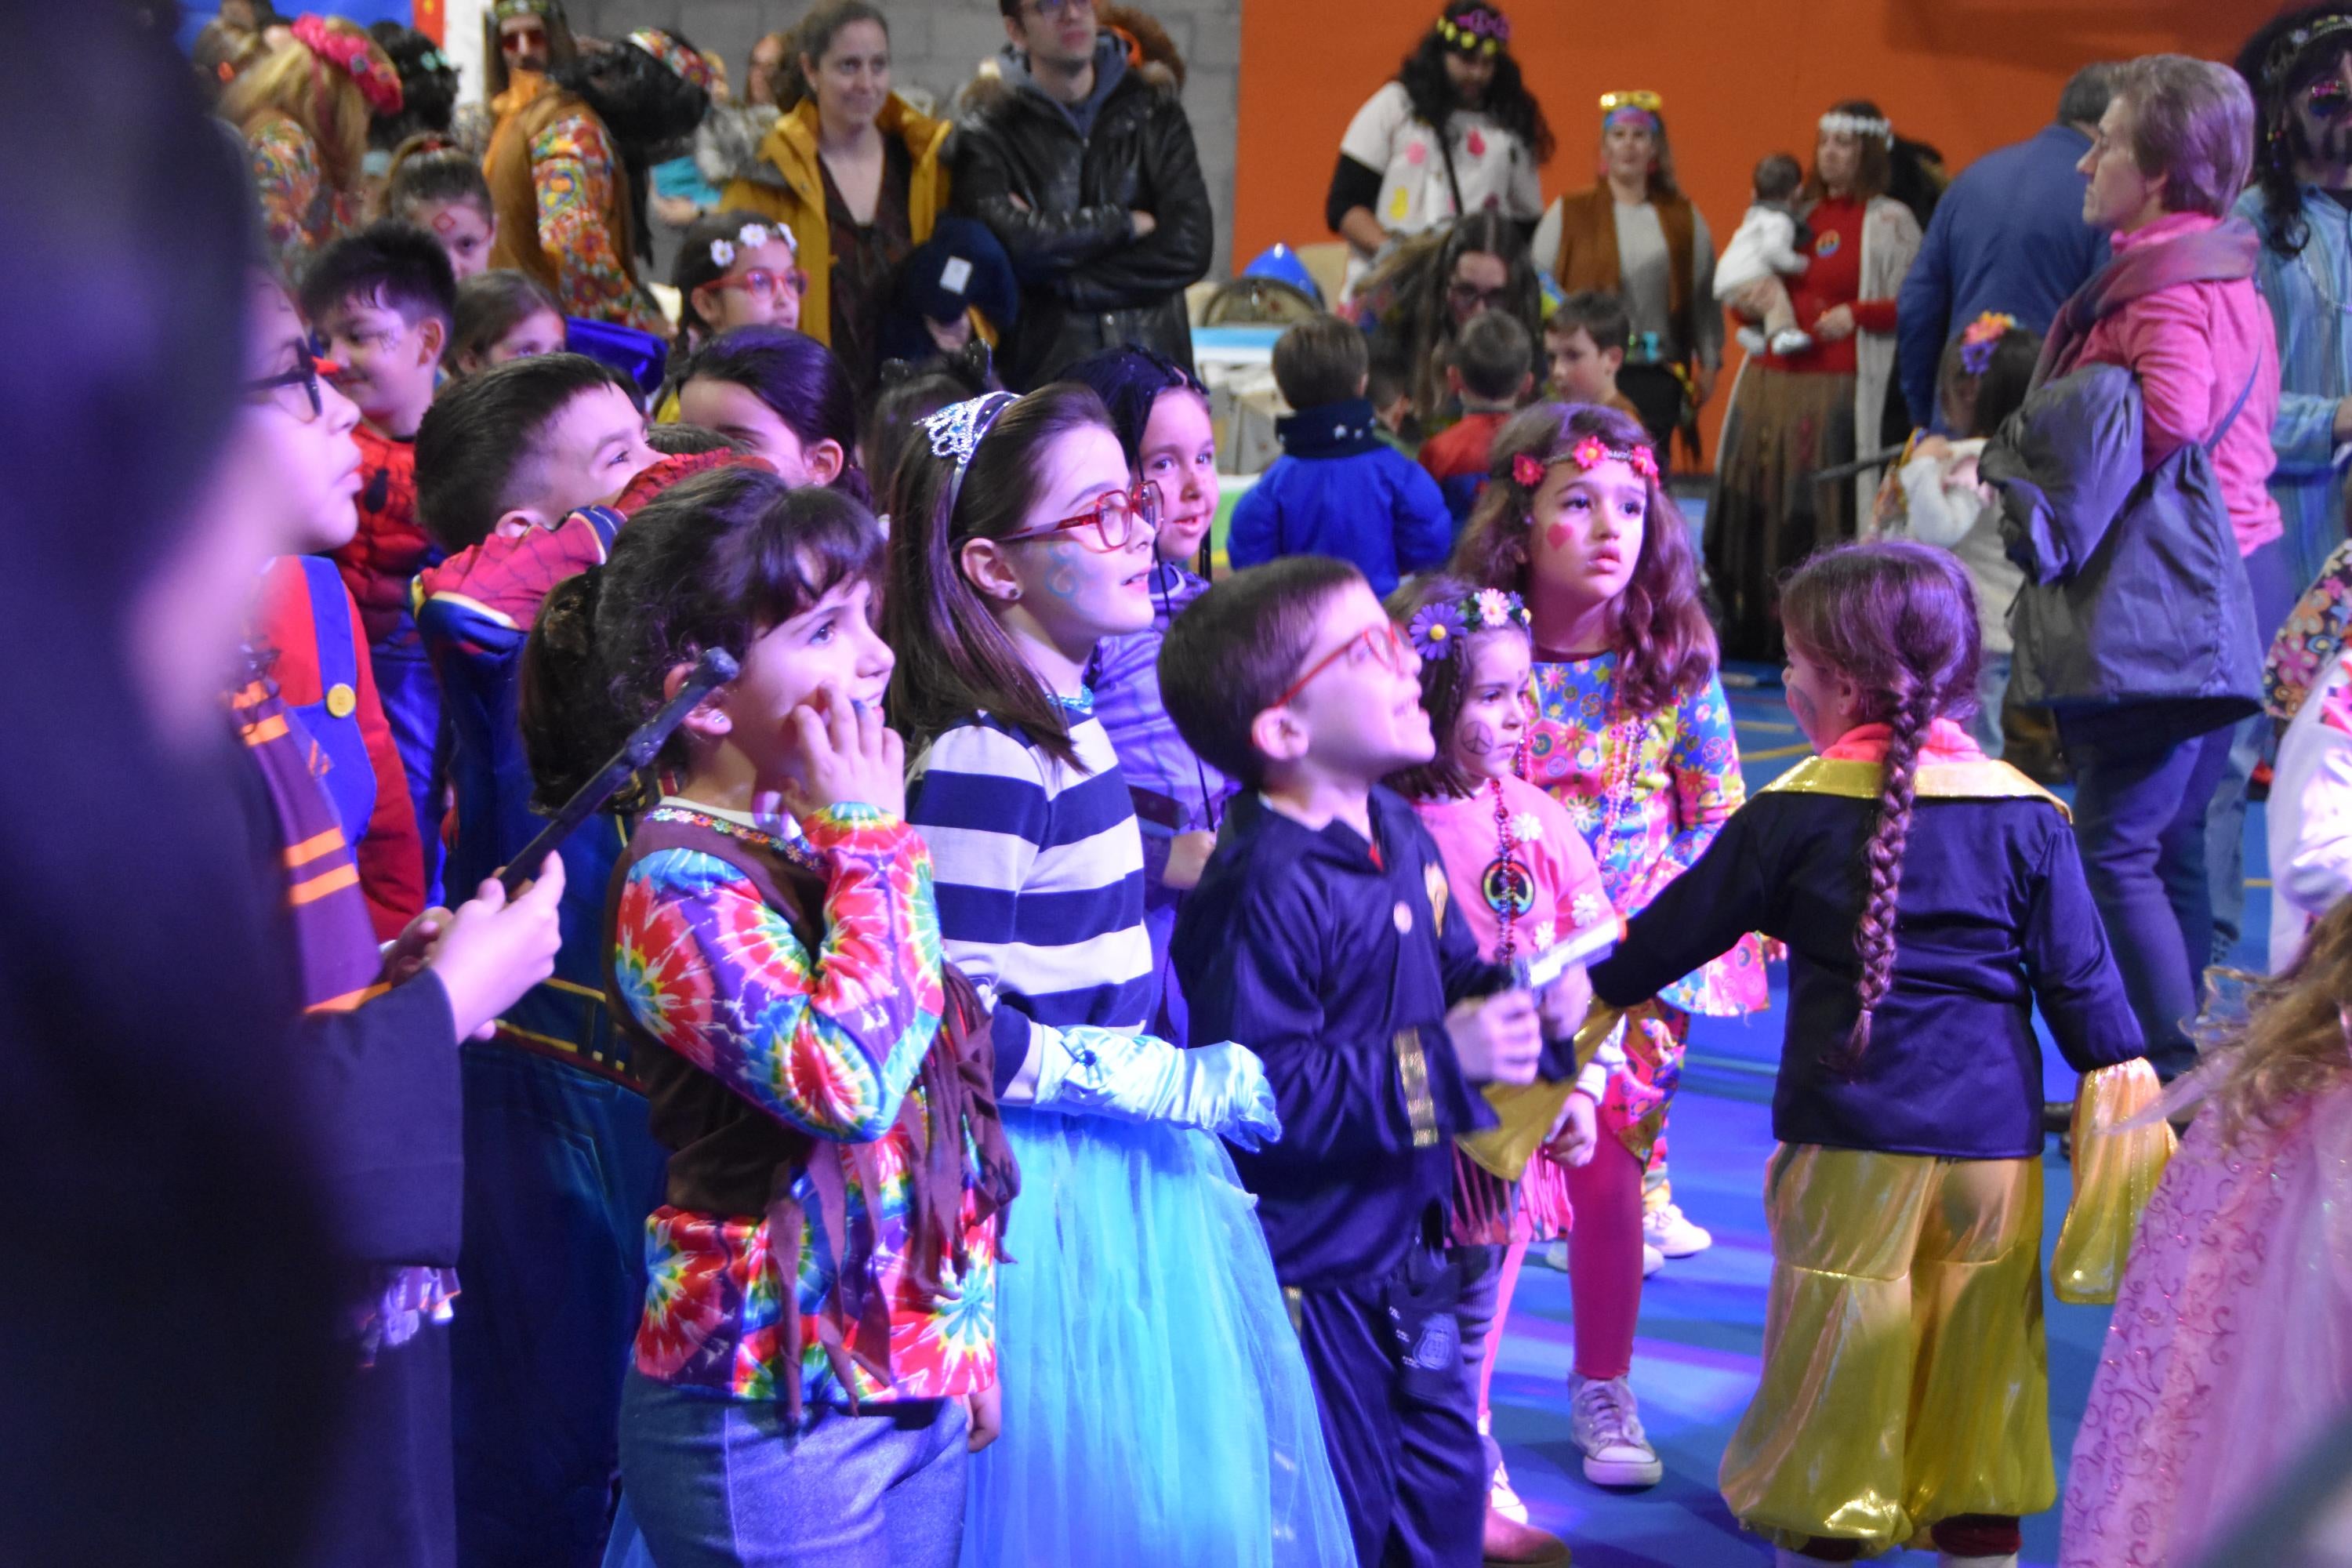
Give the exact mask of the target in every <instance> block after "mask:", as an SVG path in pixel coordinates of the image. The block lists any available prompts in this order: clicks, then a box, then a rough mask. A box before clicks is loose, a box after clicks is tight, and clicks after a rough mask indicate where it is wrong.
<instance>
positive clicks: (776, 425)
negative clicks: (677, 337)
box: [677, 327, 871, 503]
mask: <svg viewBox="0 0 2352 1568" xmlns="http://www.w3.org/2000/svg"><path fill="white" fill-rule="evenodd" d="M684 374H685V383H684V384H683V385H682V386H681V387H680V388H679V391H678V395H677V406H678V412H677V418H678V419H679V420H681V421H683V422H684V423H686V424H688V425H699V426H703V427H704V428H705V429H708V430H716V431H718V432H719V434H720V435H722V436H725V437H730V438H731V439H733V440H735V441H738V442H740V443H741V444H742V447H743V449H744V450H745V451H747V452H750V453H751V454H752V455H753V456H754V457H757V458H762V459H764V460H765V461H766V462H767V464H768V466H769V467H771V468H774V469H775V470H776V472H778V473H779V474H782V476H783V477H784V479H785V480H786V481H787V482H789V483H791V484H794V485H826V486H830V487H832V488H833V489H837V490H839V491H841V492H842V493H843V494H845V495H846V496H848V497H849V499H850V500H855V501H858V502H860V503H863V502H865V501H866V500H868V499H869V498H870V494H871V492H870V491H869V490H868V489H867V488H866V474H865V472H864V470H862V469H861V468H858V466H857V434H858V432H857V389H856V387H855V386H854V385H852V384H850V380H849V373H848V372H847V371H845V370H844V369H842V367H841V362H840V361H839V360H837V359H835V357H834V354H833V351H832V350H831V349H829V348H826V347H825V346H824V344H823V343H821V342H817V341H816V340H815V339H814V338H812V337H806V336H803V334H802V333H799V332H796V331H793V330H792V329H791V328H789V327H738V328H736V329H734V330H733V331H730V332H726V333H724V334H722V335H721V336H719V337H717V338H713V339H711V340H710V341H709V342H706V343H704V344H703V346H702V347H701V348H700V349H699V350H698V351H697V352H696V353H695V355H694V357H693V358H692V359H690V360H688V361H687V363H686V369H685V373H684Z"/></svg>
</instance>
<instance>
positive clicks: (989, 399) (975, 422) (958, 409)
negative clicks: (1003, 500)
mask: <svg viewBox="0 0 2352 1568" xmlns="http://www.w3.org/2000/svg"><path fill="white" fill-rule="evenodd" d="M1019 401H1020V399H1019V398H1017V397H1015V396H1013V394H1011V393H1009V392H991V393H985V394H983V395H981V396H979V397H971V398H967V399H965V400H964V401H963V402H961V403H950V404H949V405H947V406H946V407H945V408H942V409H940V411H939V412H938V413H937V414H931V415H927V416H924V419H923V433H924V434H925V435H926V436H928V437H930V443H931V456H932V457H934V458H946V459H947V460H949V461H950V462H952V463H954V464H955V473H954V475H953V477H951V478H950V479H949V480H948V510H947V516H948V520H949V521H950V524H952V523H953V521H954V520H955V509H956V501H957V500H959V499H960V498H961V496H962V494H963V476H964V474H965V472H966V471H967V470H968V469H970V468H971V455H972V454H973V453H974V452H977V451H979V450H980V440H981V437H983V436H985V435H987V434H988V432H989V429H990V427H991V426H993V425H995V423H996V421H997V417H998V416H1000V415H1002V414H1003V412H1004V411H1005V410H1006V409H1007V408H1009V407H1011V406H1012V405H1013V404H1015V403H1017V402H1019Z"/></svg>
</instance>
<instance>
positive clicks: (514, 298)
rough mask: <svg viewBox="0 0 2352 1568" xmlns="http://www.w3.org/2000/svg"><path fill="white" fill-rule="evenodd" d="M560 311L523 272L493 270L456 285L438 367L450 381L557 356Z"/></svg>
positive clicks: (561, 327) (536, 281)
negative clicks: (514, 362)
mask: <svg viewBox="0 0 2352 1568" xmlns="http://www.w3.org/2000/svg"><path fill="white" fill-rule="evenodd" d="M563 335H564V322H563V310H562V307H560V306H558V305H557V304H556V302H555V296H554V295H552V294H551V293H549V292H548V291H547V288H546V285H544V284H542V283H541V282H540V280H539V279H536V278H533V277H532V276H531V275H530V273H528V272H515V271H510V270H504V269H501V270H498V271H491V272H483V273H478V274H477V275H475V276H474V277H471V278H467V279H461V280H460V281H459V282H458V284H457V317H456V324H455V325H454V326H453V327H452V328H451V329H450V332H449V352H448V353H446V355H444V356H443V358H442V365H443V368H444V369H446V371H447V372H448V374H449V378H450V379H451V380H452V381H455V380H457V378H459V377H461V376H468V375H474V374H478V373H480V372H482V371H486V370H488V369H489V368H490V367H491V366H492V365H494V364H504V363H507V362H508V361H509V360H516V359H530V358H531V357H532V356H533V355H536V354H552V353H562V352H563Z"/></svg>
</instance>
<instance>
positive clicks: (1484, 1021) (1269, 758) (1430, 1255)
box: [1160, 557, 1580, 1568]
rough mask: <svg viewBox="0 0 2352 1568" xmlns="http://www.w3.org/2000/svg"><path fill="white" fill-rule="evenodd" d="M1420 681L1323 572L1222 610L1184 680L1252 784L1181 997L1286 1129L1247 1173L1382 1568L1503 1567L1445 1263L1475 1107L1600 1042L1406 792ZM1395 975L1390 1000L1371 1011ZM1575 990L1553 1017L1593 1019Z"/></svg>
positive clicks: (1229, 598) (1190, 911)
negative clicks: (1574, 1043)
mask: <svg viewBox="0 0 2352 1568" xmlns="http://www.w3.org/2000/svg"><path fill="white" fill-rule="evenodd" d="M1419 670H1420V660H1419V659H1418V658H1417V657H1416V656H1415V654H1414V652H1413V650H1412V647H1411V646H1410V645H1409V644H1408V643H1407V642H1406V641H1405V640H1404V638H1403V637H1402V634H1401V633H1400V631H1399V630H1398V628H1397V626H1396V625H1395V624H1394V623H1393V622H1391V620H1390V619H1389V616H1388V613H1387V612H1386V611H1385V610H1383V609H1382V608H1381V603H1380V601H1379V600H1378V599H1376V598H1374V597H1373V596H1372V593H1371V590H1370V587H1369V586H1368V585H1367V584H1365V582H1364V579H1363V577H1362V575H1361V574H1360V573H1358V572H1356V571H1355V570H1354V569H1353V568H1351V567H1349V566H1348V565H1347V564H1346V563H1342V562H1338V561H1330V560H1322V559H1318V558H1314V557H1301V558H1297V559H1291V560H1285V561H1278V562H1276V563H1273V564H1271V565H1267V566H1263V567H1259V568H1257V569H1255V570H1253V571H1247V572H1242V573H1239V574H1235V575H1234V576H1233V577H1230V578H1228V579H1226V580H1225V581H1224V582H1223V583H1220V584H1217V585H1216V586H1214V587H1213V588H1211V589H1210V590H1209V591H1208V592H1207V593H1206V594H1204V595H1202V596H1201V598H1200V600H1199V602H1198V603H1196V604H1195V605H1193V606H1192V610H1191V611H1189V612H1188V613H1187V614H1186V615H1184V616H1182V617H1181V618H1180V619H1179V620H1178V621H1177V622H1176V624H1175V626H1173V627H1172V628H1171V631H1170V633H1169V637H1168V644H1167V647H1165V648H1163V649H1162V650H1161V653H1160V684H1161V689H1162V691H1163V693H1164V694H1165V697H1166V700H1167V702H1168V710H1169V713H1170V715H1171V717H1173V718H1174V719H1175V721H1176V725H1177V728H1178V729H1179V730H1180V731H1182V733H1183V735H1184V738H1185V740H1186V741H1187V742H1190V743H1191V744H1192V746H1193V747H1194V748H1195V749H1196V750H1198V751H1199V752H1201V753H1202V755H1203V756H1204V757H1206V758H1208V760H1209V761H1210V762H1212V763H1215V764H1216V765H1217V766H1218V767H1219V768H1221V769H1223V770H1224V771H1225V772H1227V773H1231V774H1233V775H1234V777H1236V778H1238V779H1240V780H1241V781H1242V782H1243V784H1244V786H1245V787H1244V793H1243V794H1241V795H1238V796H1236V797H1235V799H1234V804H1233V807H1232V809H1231V810H1230V811H1229V812H1228V814H1227V816H1226V818H1225V826H1224V828H1223V832H1222V833H1221V834H1220V835H1219V837H1218V841H1217V850H1216V853H1215V855H1214V856H1213V857H1212V858H1211V859H1210V862H1209V868H1208V870H1207V872H1206V873H1205V874H1204V875H1203V876H1202V879H1201V886H1200V888H1199V889H1197V890H1196V891H1195V892H1194V893H1193V895H1192V901H1191V902H1189V903H1188V904H1187V905H1186V906H1185V909H1184V911H1183V913H1182V914H1181V916H1180V917H1179V919H1178V921H1177V929H1176V942H1175V949H1174V951H1175V958H1176V965H1177V970H1178V973H1180V974H1181V975H1182V976H1183V980H1184V989H1185V995H1186V997H1187V999H1188V1001H1189V1002H1190V1004H1191V1006H1192V1037H1193V1038H1195V1039H1202V1040H1206V1039H1222V1038H1226V1037H1240V1038H1245V1039H1247V1040H1248V1041H1249V1042H1250V1044H1251V1046H1252V1047H1253V1048H1255V1050H1256V1051H1257V1052H1258V1053H1259V1055H1260V1057H1261V1058H1262V1059H1263V1060H1264V1062H1265V1075H1266V1079H1267V1081H1268V1082H1269V1083H1271V1084H1272V1085H1273V1087H1274V1097H1275V1102H1276V1106H1277V1107H1278V1108H1279V1110H1280V1111H1281V1115H1282V1122H1283V1128H1284V1131H1283V1136H1282V1139H1281V1141H1280V1142H1276V1143H1274V1144H1271V1145H1269V1146H1268V1147H1266V1148H1265V1149H1263V1150H1258V1151H1255V1152H1252V1151H1238V1152H1236V1153H1235V1155H1234V1164H1235V1166H1236V1167H1237V1168H1238V1169H1239V1170H1240V1172H1241V1173H1242V1179H1243V1181H1244V1183H1245V1184H1247V1185H1248V1186H1249V1188H1250V1190H1251V1191H1252V1192H1253V1193H1255V1194H1256V1195H1257V1214H1258V1219H1259V1221H1260V1223H1261V1224H1262V1225H1263V1226H1265V1235H1266V1241H1267V1244H1268V1245H1269V1247H1271V1248H1272V1249H1273V1253H1274V1264H1275V1271H1276V1275H1277V1276H1278V1277H1279V1278H1280V1279H1281V1281H1282V1284H1283V1287H1284V1289H1285V1291H1286V1294H1287V1296H1288V1298H1289V1300H1290V1303H1291V1315H1292V1321H1293V1322H1294V1323H1296V1324H1297V1330H1298V1339H1299V1343H1300V1344H1301V1345H1302V1346H1303V1347H1304V1348H1305V1350H1306V1352H1307V1365H1308V1367H1309V1369H1310V1370H1311V1371H1312V1373H1314V1378H1315V1385H1316V1390H1317V1393H1318V1396H1319V1402H1320V1405H1321V1409H1322V1415H1323V1427H1324V1434H1325V1440H1326V1443H1327V1445H1328V1447H1329V1449H1330V1452H1331V1456H1332V1464H1333V1468H1334V1469H1335V1471H1336V1472H1337V1474H1338V1476H1339V1489H1340V1492H1341V1495H1342V1496H1343V1498H1344V1499H1345V1500H1346V1502H1347V1508H1348V1517H1349V1526H1350V1528H1351V1530H1352V1531H1353V1533H1354V1536H1355V1543H1356V1557H1357V1560H1358V1561H1360V1562H1362V1563H1390V1562H1411V1563H1440V1564H1464V1565H1465V1568H1466V1565H1468V1564H1474V1563H1478V1562H1479V1561H1480V1550H1479V1546H1480V1540H1481V1522H1482V1521H1483V1519H1484V1517H1485V1513H1486V1467H1485V1464H1484V1461H1483V1458H1482V1456H1481V1449H1480V1445H1479V1439H1478V1429H1477V1420H1476V1414H1475V1402H1474V1401H1473V1400H1472V1398H1471V1397H1470V1395H1469V1392H1468V1389H1467V1387H1466V1386H1465V1379H1464V1375H1463V1367H1462V1350H1461V1331H1460V1325H1459V1322H1458V1321H1457V1317H1456V1308H1457V1298H1458V1294H1459V1278H1458V1276H1457V1274H1456V1272H1455V1270H1454V1266H1453V1264H1452V1262H1451V1261H1450V1260H1449V1259H1448V1258H1447V1256H1446V1251H1445V1245H1446V1238H1447V1222H1448V1210H1449V1202H1448V1200H1449V1198H1450V1196H1451V1194H1452V1191H1453V1184H1454V1157H1453V1150H1452V1147H1451V1144H1452V1141H1453V1138H1454V1135H1455V1134H1457V1133H1461V1132H1465V1131H1472V1130H1473V1129H1475V1128H1479V1127H1483V1126H1487V1125H1491V1124H1492V1121H1493V1117H1492V1114H1491V1112H1489V1111H1488V1110H1487V1109H1486V1105H1485V1103H1484V1102H1483V1101H1482V1100H1480V1099H1479V1098H1478V1096H1477V1094H1476V1093H1475V1090H1474V1089H1473V1087H1472V1086H1473V1084H1474V1083H1475V1082H1477V1081H1482V1080H1491V1081H1496V1082H1504V1083H1517V1084H1525V1083H1528V1082H1530V1081H1532V1080H1533V1079H1535V1077H1536V1076H1537V1074H1538V1068H1539V1067H1541V1068H1545V1069H1546V1072H1547V1076H1549V1077H1552V1078H1562V1077H1567V1076H1572V1075H1571V1073H1570V1072H1569V1071H1567V1070H1564V1068H1565V1063H1564V1062H1563V1061H1562V1059H1561V1058H1562V1057H1563V1056H1564V1055H1565V1053H1564V1052H1555V1053H1550V1057H1551V1059H1550V1060H1549V1061H1547V1060H1546V1057H1547V1054H1548V1053H1547V1052H1546V1050H1545V1045H1544V1038H1543V1037H1544V1036H1545V1035H1546V1034H1547V1033H1549V1034H1550V1035H1551V1036H1552V1037H1553V1038H1554V1039H1555V1040H1556V1041H1558V1042H1559V1043H1561V1044H1562V1045H1564V1044H1565V1042H1566V1038H1567V1037H1568V1036H1569V1035H1570V1034H1572V1033H1573V1030H1574V1027H1575V1025H1576V1023H1577V1022H1578V1021H1579V1017H1580V1015H1577V1016H1562V1014H1563V1013H1564V1012H1565V1013H1574V1012H1575V1009H1573V1008H1560V1007H1554V1006H1549V1005H1548V1006H1547V1008H1546V1011H1545V1013H1544V1014H1543V1015H1542V1016H1539V1015H1538V1004H1537V1002H1536V1001H1535V999H1533V998H1531V997H1529V996H1528V994H1526V993H1525V992H1524V991H1520V990H1517V989H1515V988H1514V986H1513V984H1512V982H1511V978H1510V973H1509V971H1507V969H1505V968H1503V967H1501V966H1499V965H1496V964H1491V963H1485V962H1484V961H1482V960H1481V959H1480V957H1479V955H1478V951H1477V943H1476V941H1475V938H1474V936H1473V935H1472V933H1471V928H1470V925H1469V922H1468V921H1465V920H1464V919H1462V918H1461V917H1460V915H1459V913H1458V912H1457V911H1454V910H1451V909H1450V907H1449V900H1448V897H1447V883H1446V876H1445V868H1444V862H1443V861H1442V859H1441V858H1440V857H1439V855H1438V851H1437V847H1436V845H1435V844H1434V843H1433V841H1432V840H1431V838H1430V837H1429V832H1428V830H1427V829H1426V828H1425V827H1423V826H1422V825H1421V822H1420V820H1419V819H1418V818H1417V817H1416V816H1414V815H1413V812H1412V807H1411V806H1409V805H1406V804H1405V802H1404V801H1403V800H1402V799H1400V798H1399V797H1398V796H1397V795H1393V794H1392V793H1391V792H1390V791H1389V790H1387V789H1386V788H1384V787H1382V785H1381V783H1380V781H1381V779H1382V778H1383V777H1385V776H1386V775H1387V774H1389V773H1392V772H1394V771H1396V770H1397V769H1399V768H1404V767H1411V766H1415V765H1418V764H1421V763H1427V762H1429V761H1430V760H1431V758H1432V757H1433V755H1434V754H1435V752H1436V744H1435V742H1434V740H1433V737H1432V735H1431V732H1430V726H1429V717H1428V715H1427V713H1426V712H1424V711H1423V708H1422V704H1421V687H1420V682H1419V679H1418V675H1419ZM1368 975H1370V976H1378V977H1379V978H1378V983H1377V984H1365V979H1366V977H1367V976H1368ZM1566 993H1567V988H1565V987H1555V988H1554V990H1553V992H1551V993H1549V994H1548V1002H1549V1001H1553V1000H1561V999H1564V1000H1566V1001H1568V1002H1570V1003H1573V1002H1574V1001H1575V998H1574V997H1573V996H1569V995H1567V994H1566Z"/></svg>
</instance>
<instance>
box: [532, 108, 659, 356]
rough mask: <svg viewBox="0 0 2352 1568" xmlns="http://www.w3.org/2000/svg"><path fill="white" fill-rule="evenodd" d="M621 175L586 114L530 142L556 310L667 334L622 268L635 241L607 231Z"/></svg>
mask: <svg viewBox="0 0 2352 1568" xmlns="http://www.w3.org/2000/svg"><path fill="white" fill-rule="evenodd" d="M623 177H624V175H623V173H622V169H621V161H620V158H619V156H618V154H617V153H615V152H614V147H613V142H612V139H611V138H610V137H609V136H607V135H606V134H605V132H604V127H603V126H602V125H599V124H598V123H597V122H596V121H595V119H594V117H593V116H592V115H590V114H587V113H585V112H582V113H577V114H566V115H563V116H562V117H561V118H559V119H556V120H554V121H551V122H550V123H549V124H548V125H547V126H546V127H544V128H543V129H542V130H541V131H540V132H539V134H537V135H536V136H533V137H532V138H531V139H530V183H531V188H532V190H533V191H534V192H535V193H536V194H537V195H538V197H539V244H540V248H541V249H542V250H544V251H545V252H546V253H547V254H548V255H549V256H551V257H552V258H554V259H555V273H556V299H557V300H559V301H560V302H561V303H562V306H563V313H564V314H565V315H567V316H578V317H582V318H583V319H584V320H587V321H613V322H616V323H618V324H619V325H621V326H625V327H635V328H636V329H637V330H638V331H642V332H652V333H654V334H655V335H656V336H658V337H667V336H668V335H669V331H670V328H669V322H668V321H666V320H664V319H663V317H662V314H661V312H660V310H657V309H656V308H655V306H654V303H653V301H652V300H651V299H650V298H649V297H647V295H646V291H645V289H643V288H642V287H641V286H640V285H639V284H638V282H637V278H636V274H635V272H633V271H632V270H631V269H630V268H629V260H628V247H630V245H631V244H633V243H634V241H633V240H632V238H631V237H630V236H628V235H626V234H615V233H614V232H613V227H612V223H611V215H612V214H613V213H614V212H615V211H616V210H619V209H618V208H617V205H616V202H615V196H614V193H615V190H616V189H617V187H616V185H615V184H614V182H616V181H617V180H619V179H621V178H623Z"/></svg>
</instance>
